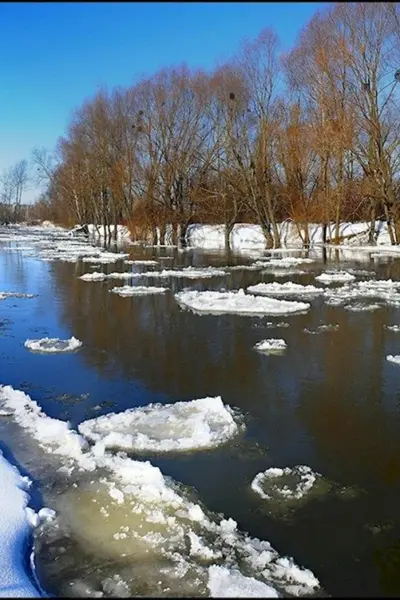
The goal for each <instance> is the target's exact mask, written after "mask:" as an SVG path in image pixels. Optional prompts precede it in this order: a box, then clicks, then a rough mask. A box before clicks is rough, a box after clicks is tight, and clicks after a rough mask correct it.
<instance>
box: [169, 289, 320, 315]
mask: <svg viewBox="0 0 400 600" xmlns="http://www.w3.org/2000/svg"><path fill="white" fill-rule="evenodd" d="M175 299H176V301H177V302H178V303H179V304H180V305H181V306H182V307H184V308H189V309H191V310H193V311H194V312H199V313H211V314H223V313H236V314H241V315H248V316H251V315H287V314H293V313H300V312H305V311H307V310H308V309H309V308H310V304H308V303H305V302H288V301H287V300H276V299H274V298H262V297H259V296H253V295H251V294H245V293H244V290H238V291H237V292H198V291H186V290H183V291H182V292H178V293H177V294H175Z"/></svg>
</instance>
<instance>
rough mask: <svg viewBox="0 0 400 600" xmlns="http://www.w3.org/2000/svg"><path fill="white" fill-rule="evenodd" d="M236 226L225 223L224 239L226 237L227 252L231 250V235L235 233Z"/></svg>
mask: <svg viewBox="0 0 400 600" xmlns="http://www.w3.org/2000/svg"><path fill="white" fill-rule="evenodd" d="M234 226H235V223H225V231H224V237H225V250H226V251H227V252H228V251H229V250H230V249H231V233H232V231H233V228H234Z"/></svg>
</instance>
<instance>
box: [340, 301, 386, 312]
mask: <svg viewBox="0 0 400 600" xmlns="http://www.w3.org/2000/svg"><path fill="white" fill-rule="evenodd" d="M378 308H382V304H363V303H362V302H355V303H354V304H347V305H346V306H345V307H344V309H345V310H350V311H352V312H372V311H374V310H378Z"/></svg>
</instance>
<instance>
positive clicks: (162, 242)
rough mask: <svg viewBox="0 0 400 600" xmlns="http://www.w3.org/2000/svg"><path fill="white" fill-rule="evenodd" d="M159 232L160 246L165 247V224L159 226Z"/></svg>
mask: <svg viewBox="0 0 400 600" xmlns="http://www.w3.org/2000/svg"><path fill="white" fill-rule="evenodd" d="M159 230H160V245H161V246H164V245H165V233H166V230H167V228H166V226H165V223H163V224H162V225H160V227H159Z"/></svg>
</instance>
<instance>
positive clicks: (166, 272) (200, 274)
mask: <svg viewBox="0 0 400 600" xmlns="http://www.w3.org/2000/svg"><path fill="white" fill-rule="evenodd" d="M227 274H228V272H227V271H225V270H223V269H217V268H216V267H206V268H198V267H185V268H184V269H163V270H162V271H144V272H143V273H133V274H132V275H133V277H137V278H139V277H187V278H188V279H208V278H210V277H223V276H224V275H227Z"/></svg>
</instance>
